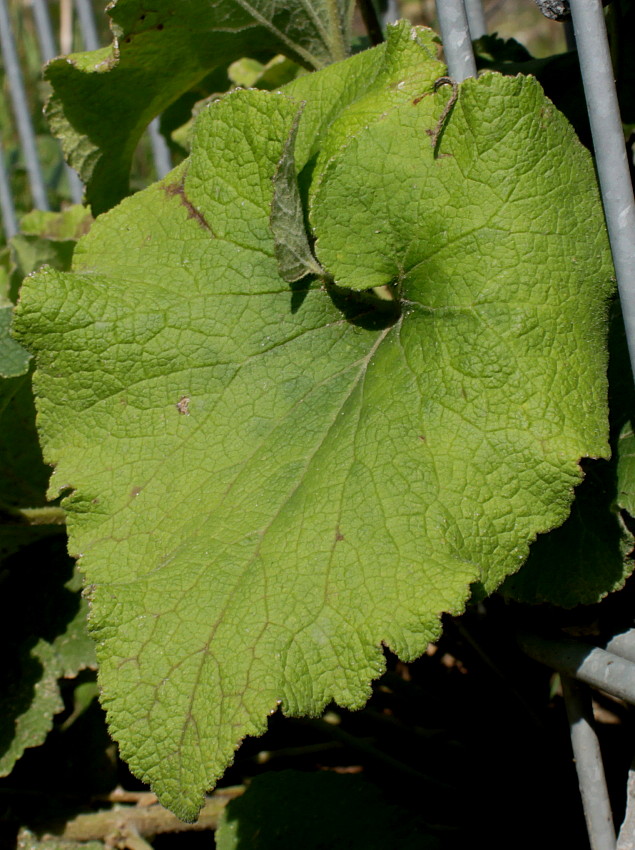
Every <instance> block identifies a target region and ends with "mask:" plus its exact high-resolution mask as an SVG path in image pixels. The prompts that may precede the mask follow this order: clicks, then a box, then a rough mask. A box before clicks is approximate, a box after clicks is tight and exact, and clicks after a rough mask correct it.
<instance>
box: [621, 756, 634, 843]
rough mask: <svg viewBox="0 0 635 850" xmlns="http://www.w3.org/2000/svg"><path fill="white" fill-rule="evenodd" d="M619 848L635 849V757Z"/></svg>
mask: <svg viewBox="0 0 635 850" xmlns="http://www.w3.org/2000/svg"><path fill="white" fill-rule="evenodd" d="M617 850H635V759H633V761H632V762H631V767H630V770H629V771H628V780H627V782H626V812H625V814H624V822H623V823H622V826H621V828H620V832H619V835H618V836H617Z"/></svg>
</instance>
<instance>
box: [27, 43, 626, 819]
mask: <svg viewBox="0 0 635 850" xmlns="http://www.w3.org/2000/svg"><path fill="white" fill-rule="evenodd" d="M403 32H404V30H403V28H402V29H401V30H398V31H396V34H395V36H394V40H393V42H392V46H391V44H390V43H389V45H388V47H387V48H386V49H385V51H384V52H382V51H381V50H379V49H377V51H369V52H368V55H369V56H370V59H360V57H358V56H356V57H353V58H352V59H351V60H348V61H347V62H345V63H342V65H341V67H340V66H335V65H334V66H331V67H329V68H327V69H325V70H324V71H321V72H318V73H316V74H315V75H313V76H311V77H302V78H299V79H298V80H297V81H294V83H292V84H290V86H288V87H287V88H286V89H285V92H286V93H264V92H253V91H250V92H237V93H233V94H231V95H229V96H227V97H226V98H224V99H223V100H221V101H219V102H217V103H215V104H213V105H212V106H211V107H210V108H209V109H208V110H206V111H204V112H203V113H202V114H201V115H200V117H199V119H198V123H197V127H196V130H195V137H194V142H193V149H192V155H191V158H190V160H189V161H187V162H186V163H184V164H183V166H182V167H179V169H177V170H175V171H174V172H173V173H172V174H171V175H168V177H167V178H165V180H164V181H162V182H161V183H160V184H157V185H156V186H154V187H151V188H149V189H147V190H145V191H143V192H141V193H139V194H138V195H136V196H134V197H133V198H131V199H128V200H126V201H125V202H124V203H123V204H122V205H121V206H120V207H119V208H118V209H116V210H113V211H112V212H110V213H109V214H107V215H105V216H102V217H101V218H100V219H98V220H97V222H96V223H95V225H94V226H93V229H92V230H91V232H90V234H89V235H88V236H87V237H85V239H83V240H82V241H81V242H80V243H79V245H78V248H77V251H76V254H75V260H74V273H73V274H60V273H58V272H55V271H48V272H43V273H41V274H40V275H38V276H37V277H36V278H35V279H33V280H29V281H27V284H26V285H25V291H24V293H23V297H22V301H21V306H20V308H19V314H18V317H17V330H18V333H19V338H20V340H21V341H22V342H23V343H24V344H27V345H28V347H29V349H30V350H32V351H33V352H34V353H35V354H36V357H37V362H38V375H37V394H38V397H39V416H40V423H41V434H42V440H43V444H44V448H45V456H46V459H47V460H48V461H49V462H51V463H55V464H57V466H56V470H55V473H54V477H53V479H52V482H51V490H50V494H51V495H57V494H58V493H59V492H60V491H61V490H63V489H64V488H68V487H71V488H73V489H74V492H73V494H72V495H71V496H70V497H68V498H67V499H66V500H65V507H66V508H67V510H68V512H69V532H70V539H71V549H72V551H73V552H74V553H75V554H77V555H79V556H80V557H81V566H82V569H83V570H84V572H85V575H86V578H87V581H88V584H89V586H90V588H91V591H90V592H91V598H92V613H91V623H92V630H93V634H94V636H95V638H96V640H97V643H98V655H99V660H100V676H101V686H102V691H103V696H102V699H103V703H104V705H105V707H106V709H107V711H108V715H109V722H110V725H111V731H112V733H113V735H114V736H115V738H116V739H117V740H118V741H119V743H120V746H121V751H122V754H123V756H124V758H126V759H127V760H128V761H129V763H130V765H131V767H132V769H133V770H134V771H135V772H136V773H137V774H138V775H139V776H141V777H143V778H144V779H145V780H147V781H149V782H151V783H152V785H153V787H154V789H155V790H156V792H157V793H158V794H159V795H160V798H161V800H162V802H163V803H164V804H165V805H166V806H168V807H170V808H172V809H173V810H174V811H175V812H176V813H177V814H178V815H179V816H180V817H183V818H186V819H190V818H193V817H195V816H196V812H197V811H198V808H199V807H200V805H201V801H202V794H203V792H204V791H205V790H206V789H207V788H208V787H209V786H210V785H211V784H212V783H213V782H214V781H215V779H216V778H217V777H218V776H220V775H221V774H222V772H223V770H224V769H225V767H226V765H227V763H228V762H229V761H230V760H231V758H232V753H233V751H234V749H235V747H236V746H237V744H238V743H239V742H240V740H241V739H242V738H243V737H244V736H245V735H248V734H252V735H253V734H259V733H261V732H263V731H264V729H265V728H266V718H267V715H268V714H270V713H272V712H273V711H275V710H276V707H278V706H282V708H283V710H284V711H285V712H287V713H288V714H306V713H317V712H319V711H320V710H321V709H322V708H323V707H324V705H325V704H327V703H328V702H330V701H331V700H335V701H337V702H339V703H340V704H342V705H345V706H349V707H358V706H361V705H362V704H363V703H364V702H365V700H366V699H367V697H368V695H369V688H370V681H371V680H372V679H373V678H375V677H376V676H377V675H379V673H380V672H381V671H382V669H383V666H384V660H383V654H382V650H381V645H382V644H385V645H387V646H389V647H390V648H391V649H392V650H394V651H395V652H396V653H397V654H399V655H400V656H401V657H402V658H405V659H412V658H414V657H416V656H417V655H419V654H420V653H421V652H422V651H423V650H424V649H425V646H426V645H427V643H428V642H429V641H430V640H431V639H433V638H434V637H435V636H437V635H438V633H439V616H440V614H441V613H442V612H444V611H451V612H458V611H460V610H461V609H462V607H463V605H464V602H465V599H466V598H467V596H468V594H469V588H470V585H471V583H472V582H475V581H477V580H481V581H483V582H484V583H485V584H486V585H487V587H488V588H492V587H495V586H496V585H497V584H499V583H500V581H502V579H503V578H504V577H505V576H506V575H507V574H509V573H511V572H514V571H515V570H516V569H517V568H518V567H519V566H520V564H521V563H522V562H523V560H524V558H525V557H526V554H527V550H528V546H529V543H530V541H531V540H532V539H533V538H534V537H535V535H536V534H537V533H539V532H541V531H545V530H547V529H548V528H551V527H553V526H554V525H557V524H558V523H561V522H562V521H563V520H564V518H565V516H566V514H567V511H568V507H569V504H570V500H571V496H572V488H573V486H574V485H575V484H576V483H577V482H578V481H579V480H580V476H581V473H580V468H579V465H578V461H579V459H580V457H583V456H585V455H591V456H602V455H605V454H606V453H607V450H608V449H607V421H606V419H607V417H606V399H605V396H606V379H605V371H606V354H605V327H604V312H605V308H604V302H605V300H606V298H607V296H608V293H609V292H610V290H611V280H610V276H611V265H610V259H609V253H608V248H607V242H606V236H605V232H604V225H603V219H602V213H601V207H600V203H599V197H598V194H597V190H596V188H595V180H594V174H593V168H592V165H591V162H590V159H589V157H588V154H587V153H586V152H585V151H584V150H583V148H582V147H581V146H580V145H579V143H578V142H577V141H576V139H575V137H574V135H573V133H572V131H571V130H570V128H569V126H568V125H567V124H566V122H565V121H564V120H563V119H562V117H561V116H559V115H558V114H557V113H556V112H555V110H554V109H553V107H552V106H551V105H550V104H549V102H548V101H547V100H546V99H545V98H544V96H543V95H542V93H541V91H540V89H539V87H538V85H537V84H536V83H535V82H533V81H531V80H516V79H510V78H502V77H498V76H497V75H490V76H488V77H486V78H484V79H483V80H479V81H478V82H469V83H466V84H464V85H463V86H462V89H461V93H460V96H459V100H458V102H457V104H456V105H455V107H454V109H453V111H452V114H451V116H450V118H449V119H448V122H447V126H446V128H445V130H444V132H443V136H442V138H441V141H440V150H439V155H438V156H437V157H435V156H434V155H433V149H432V145H431V142H430V138H429V136H428V134H427V131H428V130H430V131H434V129H435V127H436V125H437V124H438V121H439V118H440V116H441V113H442V111H443V109H444V106H445V103H446V101H447V97H448V92H447V91H445V92H444V91H441V90H440V91H439V92H436V93H434V92H433V87H434V79H435V76H436V74H437V73H438V70H437V66H438V63H436V62H434V61H432V60H431V59H430V57H429V56H428V55H427V53H426V51H423V52H421V51H420V57H421V58H420V62H421V67H422V68H423V70H422V71H421V73H420V75H419V78H418V79H417V80H416V84H413V85H414V91H415V92H417V96H416V97H413V92H409V91H408V85H409V83H408V80H410V76H409V75H408V74H406V73H403V74H401V75H398V76H397V78H396V82H397V83H402V86H401V88H399V86H398V85H388V84H387V79H386V78H385V77H384V78H382V82H381V85H379V83H378V87H377V90H376V91H375V92H372V91H369V82H368V77H366V78H365V79H362V75H359V78H358V88H357V93H356V94H355V95H351V93H350V89H347V88H346V87H345V86H344V87H342V88H341V89H340V88H339V87H338V80H341V79H343V78H345V77H346V76H347V75H348V78H349V80H355V79H356V75H358V74H359V71H360V69H363V67H364V62H368V63H377V67H376V68H375V71H377V68H378V67H379V65H380V64H381V62H383V60H382V59H381V57H382V56H383V57H384V58H385V57H386V56H388V55H389V52H390V50H393V53H394V54H395V55H393V60H394V61H395V63H396V64H395V66H394V67H397V68H398V61H397V60H398V56H397V54H398V53H399V51H403V56H404V62H405V63H406V64H407V66H408V68H410V69H411V70H414V65H413V63H414V56H415V54H414V53H413V52H412V48H413V45H415V46H416V38H412V37H410V39H406V41H403V40H402V41H400V40H399V38H400V34H401V35H402V34H403ZM415 36H416V33H415ZM409 51H410V52H409ZM362 55H363V54H362ZM384 67H385V66H384ZM402 70H403V69H402ZM415 76H416V75H415ZM380 77H381V74H379V75H378V74H377V73H375V75H374V76H373V75H371V82H372V80H373V79H376V80H379V78H380ZM381 90H383V91H385V93H386V102H385V104H384V108H383V109H382V108H381V96H380V92H381ZM312 95H313V97H312ZM298 101H304V102H305V108H304V111H303V113H302V117H301V119H300V123H299V125H298V134H297V139H296V150H295V162H296V168H297V169H299V170H300V175H299V180H300V186H301V187H304V189H306V188H307V186H308V188H309V190H311V186H310V185H309V184H310V182H311V177H310V174H312V175H313V180H314V182H315V181H318V182H319V186H317V188H316V189H315V191H312V190H311V191H309V195H310V197H311V198H312V201H311V203H312V209H311V210H310V218H311V221H312V223H313V224H312V226H313V228H314V232H313V234H311V235H312V237H313V238H314V239H315V238H316V239H317V246H318V252H319V253H318V258H319V259H320V260H321V261H322V262H323V263H324V265H326V267H327V269H328V271H329V272H330V273H331V275H332V276H333V277H334V278H335V282H333V281H332V280H330V279H328V280H326V281H324V282H323V281H321V280H320V279H314V278H304V279H303V280H302V281H299V282H297V283H295V284H293V285H291V286H289V285H288V284H287V283H285V281H284V280H283V279H282V278H281V277H280V274H279V270H278V262H277V258H276V247H275V240H274V235H273V233H272V230H271V226H270V215H271V206H272V202H273V193H274V184H273V178H274V177H275V175H276V173H277V170H278V166H279V163H280V160H281V157H282V156H283V153H284V149H285V144H286V142H287V140H288V139H289V136H290V134H291V132H292V130H293V125H294V121H295V119H296V116H297V112H298V106H299V102H298ZM413 101H416V102H413ZM347 116H348V119H349V122H350V123H349V132H348V133H347V131H346V120H347ZM396 130H398V131H399V132H395V131H396ZM342 140H344V141H346V143H345V144H344V145H342V143H341V141H342ZM320 158H321V159H320ZM318 178H319V179H318ZM547 178H548V179H547ZM563 222H566V227H565V226H563V225H562V223H563ZM377 231H379V232H377ZM358 261H359V268H363V269H364V273H365V274H366V275H367V278H366V281H367V286H378V285H382V286H386V285H387V286H388V287H389V289H391V291H392V292H393V293H394V295H395V298H394V300H388V301H386V300H382V299H380V298H379V297H377V296H376V295H374V294H373V293H368V292H362V293H358V292H355V291H353V287H358V288H362V287H364V281H363V280H362V278H361V276H360V275H359V274H358V275H357V276H355V275H354V273H353V271H352V269H354V268H356V267H357V264H358Z"/></svg>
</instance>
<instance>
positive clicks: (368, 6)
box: [357, 0, 384, 47]
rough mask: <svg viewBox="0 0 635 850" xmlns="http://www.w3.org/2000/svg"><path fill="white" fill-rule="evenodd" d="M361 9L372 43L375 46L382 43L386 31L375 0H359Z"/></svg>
mask: <svg viewBox="0 0 635 850" xmlns="http://www.w3.org/2000/svg"><path fill="white" fill-rule="evenodd" d="M357 5H358V6H359V11H360V13H361V16H362V20H363V21H364V26H365V27H366V32H367V33H368V37H369V38H370V43H371V44H372V45H373V47H374V46H375V45H377V44H381V43H382V42H383V41H384V32H383V30H382V28H381V23H380V21H379V16H378V15H377V9H375V6H374V4H373V0H357Z"/></svg>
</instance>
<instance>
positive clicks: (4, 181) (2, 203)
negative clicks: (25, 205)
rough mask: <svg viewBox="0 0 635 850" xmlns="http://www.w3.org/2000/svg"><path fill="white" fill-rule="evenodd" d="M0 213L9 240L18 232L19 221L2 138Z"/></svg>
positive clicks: (0, 146) (0, 154) (0, 139)
mask: <svg viewBox="0 0 635 850" xmlns="http://www.w3.org/2000/svg"><path fill="white" fill-rule="evenodd" d="M0 212H2V229H3V230H4V235H5V237H6V238H7V239H10V238H11V237H12V236H15V234H16V233H17V232H18V220H17V217H16V214H15V207H14V206H13V195H12V194H11V182H10V180H9V174H8V172H7V168H6V165H5V161H4V145H3V144H2V137H1V136H0Z"/></svg>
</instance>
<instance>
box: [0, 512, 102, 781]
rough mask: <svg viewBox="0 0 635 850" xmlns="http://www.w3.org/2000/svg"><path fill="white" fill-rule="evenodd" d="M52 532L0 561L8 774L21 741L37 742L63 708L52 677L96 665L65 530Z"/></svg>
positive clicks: (2, 739)
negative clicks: (53, 535)
mask: <svg viewBox="0 0 635 850" xmlns="http://www.w3.org/2000/svg"><path fill="white" fill-rule="evenodd" d="M52 533H54V532H53V531H52V530H51V529H50V528H49V530H48V539H46V540H45V541H41V542H37V543H32V544H31V545H30V546H23V547H22V548H21V549H20V551H19V552H18V553H17V554H15V555H13V557H12V558H8V559H4V560H3V562H2V571H1V574H0V575H1V577H2V601H3V609H4V610H3V616H2V618H1V622H2V624H3V626H2V630H3V634H2V646H3V665H2V671H1V673H0V676H1V678H2V687H1V688H0V693H1V695H2V696H1V699H0V776H6V775H7V774H8V773H10V772H11V770H12V769H13V765H14V764H15V762H16V760H17V759H19V758H20V756H21V755H22V753H23V752H24V750H25V749H26V748H27V747H36V746H39V745H40V744H42V743H43V742H44V739H45V738H46V736H47V734H48V733H49V731H50V730H51V728H52V726H53V716H54V715H55V714H57V713H58V712H59V711H61V710H62V708H63V707H64V705H63V702H62V698H61V695H60V690H59V685H58V679H60V678H63V677H66V678H73V677H74V676H76V675H77V673H78V672H79V671H80V670H84V669H86V668H87V667H92V668H94V667H95V666H96V665H95V648H94V645H93V642H92V641H91V639H90V638H89V637H88V632H87V629H86V607H87V606H86V602H85V601H84V600H82V599H81V597H80V593H79V591H80V589H81V578H80V576H79V573H77V572H76V571H75V572H74V569H73V563H72V561H71V559H70V558H69V557H68V556H67V554H66V546H65V543H66V541H65V538H64V536H63V535H62V534H59V531H58V533H57V535H56V538H55V539H52V538H51V536H50V535H51V534H52ZM16 610H19V612H20V619H19V621H16V617H15V611H16Z"/></svg>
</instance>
